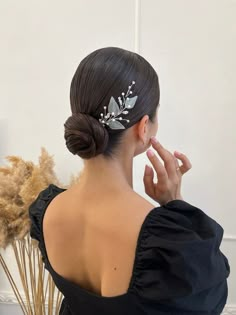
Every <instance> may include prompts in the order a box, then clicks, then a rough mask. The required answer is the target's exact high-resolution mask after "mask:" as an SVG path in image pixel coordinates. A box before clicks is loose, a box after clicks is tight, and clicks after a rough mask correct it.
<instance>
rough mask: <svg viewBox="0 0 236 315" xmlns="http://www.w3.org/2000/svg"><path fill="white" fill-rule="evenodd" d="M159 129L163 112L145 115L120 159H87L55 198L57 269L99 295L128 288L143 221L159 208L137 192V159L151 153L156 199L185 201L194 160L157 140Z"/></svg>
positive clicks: (51, 241) (50, 224) (46, 227)
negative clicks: (183, 185)
mask: <svg viewBox="0 0 236 315" xmlns="http://www.w3.org/2000/svg"><path fill="white" fill-rule="evenodd" d="M157 131H158V110H157V114H156V117H155V121H154V122H153V123H152V122H151V121H150V120H149V117H148V115H145V116H143V118H142V119H141V120H140V121H139V122H137V123H136V124H135V125H134V126H132V127H130V128H128V129H127V130H126V134H125V136H124V137H123V141H122V144H121V145H120V147H119V148H118V150H117V153H116V155H115V157H114V159H110V160H108V159H106V158H104V156H103V155H102V154H101V155H99V156H97V157H95V158H92V159H89V160H84V169H83V172H82V174H81V175H80V179H79V183H78V184H76V185H73V186H72V187H71V188H69V189H68V190H66V191H65V192H62V193H60V194H59V195H58V196H57V197H55V198H54V199H53V200H52V202H51V203H50V205H49V206H48V208H47V211H46V214H45V215H44V220H43V233H44V241H45V244H46V250H47V255H48V258H49V261H50V263H51V264H52V266H53V268H54V270H56V271H57V272H58V273H59V274H60V275H62V276H63V277H64V278H66V279H67V280H69V281H73V282H74V283H77V284H79V285H80V287H82V288H85V289H87V290H89V291H91V292H94V293H96V294H98V295H99V296H106V297H114V296H118V295H120V294H124V293H125V292H127V289H128V286H129V283H130V279H131V275H132V270H133V264H134V258H135V256H134V255H135V248H136V244H137V239H138V235H139V233H140V228H141V225H142V223H143V222H144V219H145V217H146V216H147V214H148V213H149V212H150V210H151V209H153V208H154V207H155V206H156V205H155V204H152V203H150V202H149V201H148V200H146V199H145V198H143V197H142V196H141V195H139V194H137V193H136V192H135V191H134V190H133V158H134V157H135V156H137V155H138V154H141V153H143V152H146V154H147V156H148V159H149V161H150V164H151V167H149V168H148V167H147V166H146V168H145V170H144V175H143V182H144V187H145V192H146V193H147V194H148V195H149V196H150V197H151V198H152V199H153V200H155V201H157V202H158V203H160V204H161V205H162V204H165V203H166V202H168V201H171V200H174V199H182V197H181V194H180V185H181V177H182V175H183V174H184V173H185V172H187V171H188V170H189V169H190V168H191V164H190V162H189V160H188V158H187V157H186V156H185V155H184V154H179V153H178V152H177V151H175V152H174V154H172V153H171V152H169V151H168V150H166V149H165V148H164V147H163V146H162V145H161V144H160V143H158V142H155V141H153V138H152V137H153V136H154V135H156V133H157ZM151 146H152V151H153V154H150V153H151V152H152V151H150V149H149V148H150V147H151ZM161 160H162V161H161ZM179 161H181V162H182V165H181V166H180V165H179ZM163 162H164V163H163ZM154 172H156V173H157V178H158V182H157V183H154V182H153V176H154ZM98 175H99V176H98ZM104 187H105V188H104ZM121 227H122V233H121ZM68 244H69V246H68ZM62 249H63V255H62ZM114 249H115V250H114ZM78 266H79V268H78ZM114 283H115V284H116V285H115V286H114Z"/></svg>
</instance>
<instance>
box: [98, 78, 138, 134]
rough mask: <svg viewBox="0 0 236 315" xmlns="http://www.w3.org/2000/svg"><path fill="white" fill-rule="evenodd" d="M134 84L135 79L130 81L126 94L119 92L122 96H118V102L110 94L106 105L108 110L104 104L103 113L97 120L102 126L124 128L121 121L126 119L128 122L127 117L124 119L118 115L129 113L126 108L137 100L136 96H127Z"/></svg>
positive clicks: (132, 105) (130, 107)
mask: <svg viewBox="0 0 236 315" xmlns="http://www.w3.org/2000/svg"><path fill="white" fill-rule="evenodd" d="M134 84H135V81H132V84H131V85H129V88H128V91H127V92H126V94H125V93H124V92H122V93H121V95H122V97H120V96H119V97H118V104H117V102H116V100H115V99H114V97H113V96H112V97H111V99H110V102H109V105H108V112H106V108H107V107H106V106H104V113H101V114H100V116H101V118H99V121H100V122H101V123H102V124H103V126H105V125H108V126H109V127H110V128H111V129H125V126H124V125H123V124H122V123H121V121H123V120H124V121H126V122H127V123H129V119H125V118H122V117H117V116H120V115H121V114H124V115H127V114H128V113H129V111H128V109H132V108H133V107H134V105H135V103H136V101H137V98H138V96H137V95H136V96H134V97H129V96H130V94H132V93H133V92H132V91H131V89H132V86H133V85H134Z"/></svg>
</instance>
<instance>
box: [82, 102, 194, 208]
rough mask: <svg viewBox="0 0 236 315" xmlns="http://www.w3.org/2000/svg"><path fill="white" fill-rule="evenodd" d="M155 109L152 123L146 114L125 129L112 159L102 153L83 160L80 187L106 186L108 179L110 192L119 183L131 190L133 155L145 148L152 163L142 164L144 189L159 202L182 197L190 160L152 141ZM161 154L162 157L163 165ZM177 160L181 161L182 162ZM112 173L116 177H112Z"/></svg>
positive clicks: (116, 189) (117, 188)
mask: <svg viewBox="0 0 236 315" xmlns="http://www.w3.org/2000/svg"><path fill="white" fill-rule="evenodd" d="M158 110H159V108H157V112H156V116H155V121H154V123H152V122H151V121H150V119H149V116H148V115H145V116H143V118H142V119H141V120H140V121H139V122H137V123H136V124H135V125H134V126H132V127H130V128H129V129H127V132H126V135H125V137H124V138H123V142H122V144H121V145H120V147H119V149H118V150H117V153H116V156H115V158H114V159H112V160H108V159H106V158H105V157H104V156H103V155H102V154H101V155H99V156H96V157H94V158H92V159H89V160H84V169H83V172H82V174H81V178H80V183H79V187H80V190H81V191H82V190H84V191H86V189H87V187H91V183H92V186H93V190H94V192H96V191H99V190H101V187H107V183H108V182H109V187H107V189H108V191H110V193H115V192H116V191H117V192H118V191H120V189H121V187H122V191H126V192H129V191H133V158H134V157H135V156H137V155H139V154H141V153H143V152H145V151H146V154H147V157H148V158H149V160H150V162H151V164H152V167H150V166H149V167H148V166H146V167H145V171H144V176H143V182H144V186H145V192H146V193H147V194H148V195H149V196H150V197H151V198H152V199H153V200H155V201H157V202H159V203H160V204H161V205H162V204H164V203H166V202H168V201H170V200H174V199H182V196H181V193H180V185H181V177H182V175H183V174H184V173H186V172H187V171H188V170H189V169H190V168H191V163H190V161H189V160H188V158H187V157H186V156H185V155H184V154H181V153H179V152H178V151H175V152H174V154H172V153H171V152H169V151H168V150H166V149H165V148H164V147H163V146H162V145H161V144H160V143H159V142H156V141H155V137H154V136H155V135H156V133H157V131H158ZM152 137H154V138H152ZM150 146H152V148H153V149H154V150H155V151H156V152H155V153H154V152H153V151H152V150H148V149H149V147H150ZM124 152H125V154H124ZM156 153H157V154H158V155H159V158H158V156H157V154H156ZM160 158H161V159H162V160H163V161H164V166H163V165H162V163H161V161H160ZM178 161H181V162H182V165H181V166H180V165H179V162H178ZM154 172H156V173H157V177H158V183H157V184H156V183H154V182H153V177H154ZM97 174H99V176H97ZM111 174H112V178H115V179H116V180H111ZM108 191H106V193H108Z"/></svg>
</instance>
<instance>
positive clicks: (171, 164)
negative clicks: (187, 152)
mask: <svg viewBox="0 0 236 315" xmlns="http://www.w3.org/2000/svg"><path fill="white" fill-rule="evenodd" d="M151 143H152V146H153V148H154V149H155V150H156V151H157V153H158V154H159V155H160V157H161V158H162V160H163V161H164V165H165V168H166V171H167V174H168V177H169V178H170V179H173V178H174V177H175V176H176V165H175V157H174V156H173V154H172V153H171V152H169V151H168V150H166V149H165V148H164V147H163V146H162V145H161V144H160V142H159V141H157V142H155V138H153V137H152V138H151Z"/></svg>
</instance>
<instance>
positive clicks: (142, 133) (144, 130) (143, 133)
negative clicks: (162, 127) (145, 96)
mask: <svg viewBox="0 0 236 315" xmlns="http://www.w3.org/2000/svg"><path fill="white" fill-rule="evenodd" d="M148 122H149V116H148V115H144V116H143V118H142V119H141V120H140V121H139V122H138V126H137V133H138V138H139V139H140V140H141V141H142V142H143V143H145V142H146V140H147V139H146V137H147V134H148Z"/></svg>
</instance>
